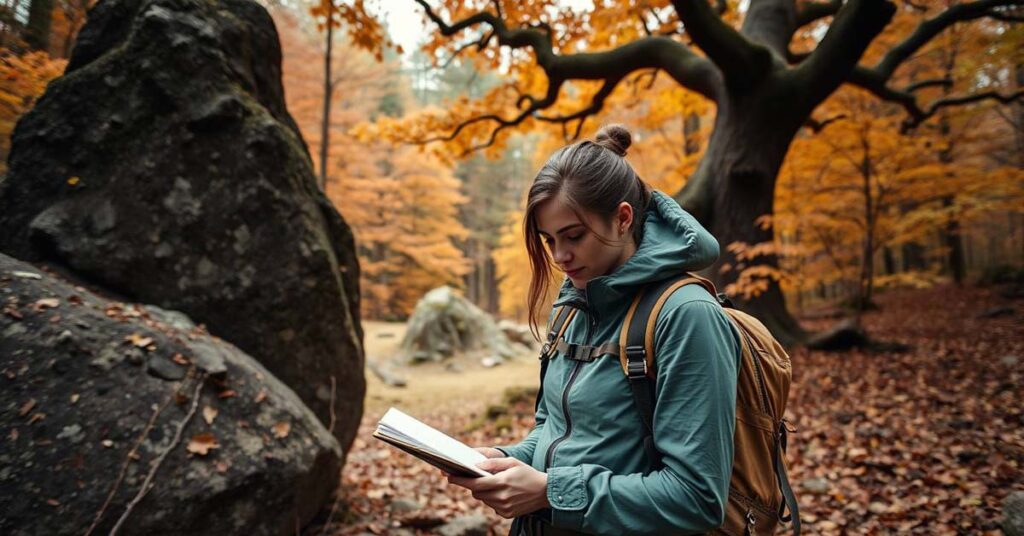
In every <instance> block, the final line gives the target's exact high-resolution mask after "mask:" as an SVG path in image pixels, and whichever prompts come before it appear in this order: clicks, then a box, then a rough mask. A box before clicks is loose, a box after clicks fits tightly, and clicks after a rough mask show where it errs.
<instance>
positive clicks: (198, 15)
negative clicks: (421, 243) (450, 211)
mask: <svg viewBox="0 0 1024 536" xmlns="http://www.w3.org/2000/svg"><path fill="white" fill-rule="evenodd" d="M0 251H2V252H4V253H7V254H9V255H12V256H14V257H16V258H19V259H23V260H26V261H30V262H38V261H45V262H47V263H49V264H50V265H52V266H54V267H57V268H60V269H61V270H64V271H66V272H67V273H69V274H73V275H74V276H75V277H79V278H81V279H82V280H84V281H88V282H91V283H96V284H98V285H101V286H102V287H104V288H105V289H107V290H108V291H110V292H113V293H116V294H118V295H121V296H125V297H127V299H131V300H133V301H139V302H145V303H147V304H152V305H153V306H155V307H160V308H165V309H170V310H176V311H181V312H182V313H184V314H185V315H187V316H188V317H189V318H191V319H193V320H195V322H196V323H201V324H203V325H205V326H206V328H207V329H209V330H210V331H211V332H213V333H217V334H218V335H220V336H221V337H223V338H224V339H226V340H229V341H231V342H232V343H233V344H235V345H236V346H238V347H239V348H241V349H242V350H243V351H245V352H246V353H248V354H249V355H251V356H253V357H255V358H256V359H258V360H259V361H260V362H261V363H262V364H263V365H264V366H266V367H267V368H268V369H270V371H271V372H273V373H274V374H275V375H276V376H277V377H278V378H280V379H281V381H283V382H284V383H286V384H287V385H289V386H291V388H292V389H294V390H295V392H296V393H298V395H299V396H300V397H301V398H302V399H303V400H304V401H305V403H306V404H307V405H308V406H309V407H310V408H312V409H313V411H314V412H315V413H316V414H317V416H318V417H319V418H320V419H321V422H323V423H329V422H330V421H331V418H332V413H333V417H334V418H336V421H337V422H336V425H335V427H334V432H335V434H336V436H337V437H338V439H339V442H340V443H341V445H342V446H343V447H346V448H347V447H348V445H350V444H351V442H352V439H353V438H354V437H355V433H356V429H357V427H358V424H359V419H360V417H361V415H362V403H363V397H364V393H365V379H364V377H363V357H362V345H361V342H360V341H361V340H362V332H361V327H360V324H359V318H358V311H359V296H358V280H359V267H358V264H357V261H356V256H355V253H354V251H355V249H354V244H353V238H352V233H351V231H350V229H349V227H348V226H347V225H346V224H345V222H344V220H343V219H342V218H341V216H340V215H339V214H338V212H337V211H336V210H335V209H334V208H333V206H332V205H331V204H330V203H329V202H328V201H327V200H326V198H325V197H324V196H323V195H322V194H321V193H320V191H319V189H318V188H317V186H316V181H315V177H314V174H313V169H312V164H311V161H310V158H309V153H308V150H307V148H306V146H305V144H304V142H303V141H302V138H301V136H300V134H299V131H298V128H297V127H296V125H295V123H294V121H293V120H292V118H291V117H290V116H289V115H288V112H287V110H286V109H285V103H284V98H283V90H282V86H281V51H280V49H279V39H278V36H277V32H276V30H275V28H274V25H273V22H272V20H271V18H270V16H269V14H268V13H267V12H266V10H265V9H264V8H263V7H262V6H260V5H259V4H258V3H256V2H255V1H252V0H105V1H103V2H99V3H98V4H97V5H96V7H95V8H94V9H92V10H90V12H89V19H88V22H87V24H86V25H85V27H84V28H83V29H82V30H81V32H80V34H79V36H78V39H77V45H76V47H75V50H74V52H73V54H72V57H71V59H70V62H69V64H68V67H67V70H66V72H65V74H64V75H63V76H61V77H59V78H57V79H55V80H54V81H53V82H51V83H50V84H49V86H48V88H47V90H46V92H45V94H44V95H43V96H42V97H41V98H40V99H39V100H38V102H37V104H36V106H35V107H34V108H33V109H32V111H30V112H29V113H27V114H25V115H24V116H23V117H22V118H21V120H20V121H19V122H18V124H17V127H16V129H15V131H14V134H13V136H12V147H11V152H10V157H9V172H8V174H7V175H6V177H5V178H4V177H0ZM147 307H148V305H147ZM97 357H99V356H97ZM117 359H119V357H118V356H106V357H104V358H103V359H102V360H103V361H104V362H105V363H107V365H109V366H119V365H118V364H117V363H115V362H114V361H116V360H117ZM111 360H113V361H111ZM107 365H104V366H107ZM152 370H153V371H154V372H155V373H156V374H158V375H159V374H164V373H166V372H167V371H168V369H165V368H163V367H161V366H159V365H154V366H153V367H152ZM332 378H333V379H334V382H333V387H332ZM332 392H333V395H334V396H333V397H332ZM332 398H333V399H334V401H335V403H334V407H333V408H331V407H330V406H331V404H330V401H331V400H332Z"/></svg>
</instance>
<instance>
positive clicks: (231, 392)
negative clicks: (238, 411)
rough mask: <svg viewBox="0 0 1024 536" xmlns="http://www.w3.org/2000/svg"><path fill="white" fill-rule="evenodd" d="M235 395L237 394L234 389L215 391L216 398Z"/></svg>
mask: <svg viewBox="0 0 1024 536" xmlns="http://www.w3.org/2000/svg"><path fill="white" fill-rule="evenodd" d="M235 396H238V393H236V392H235V390H234V389H225V390H224V391H221V392H219V393H217V398H231V397H235Z"/></svg>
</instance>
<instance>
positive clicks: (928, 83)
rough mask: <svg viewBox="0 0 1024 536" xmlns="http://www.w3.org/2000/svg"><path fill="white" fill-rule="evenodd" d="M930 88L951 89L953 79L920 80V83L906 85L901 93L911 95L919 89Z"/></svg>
mask: <svg viewBox="0 0 1024 536" xmlns="http://www.w3.org/2000/svg"><path fill="white" fill-rule="evenodd" d="M932 86H944V87H953V79H952V78H933V79H931V80H921V81H920V82H914V83H913V84H909V85H907V87H905V88H903V93H913V92H915V91H917V90H919V89H924V88H926V87H932Z"/></svg>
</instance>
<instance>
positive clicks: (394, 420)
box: [380, 408, 487, 471]
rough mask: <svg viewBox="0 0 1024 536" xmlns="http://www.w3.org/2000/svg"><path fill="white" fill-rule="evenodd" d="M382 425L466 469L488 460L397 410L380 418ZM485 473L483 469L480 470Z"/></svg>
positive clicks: (393, 409)
mask: <svg viewBox="0 0 1024 536" xmlns="http://www.w3.org/2000/svg"><path fill="white" fill-rule="evenodd" d="M380 424H382V425H384V426H386V427H388V428H391V429H393V430H396V431H399V432H401V433H402V434H404V435H406V436H408V437H409V438H410V439H412V440H414V441H416V442H418V443H422V444H424V445H429V446H430V449H431V450H434V451H437V452H438V453H440V454H441V455H443V456H446V457H448V458H451V459H453V460H455V461H457V462H459V463H461V464H463V465H465V466H466V467H474V468H475V467H476V464H478V463H480V462H482V461H484V460H486V459H487V456H484V455H483V454H480V453H479V452H477V451H475V450H473V449H472V448H470V447H468V446H466V444H464V443H462V442H461V441H459V440H457V439H454V438H452V437H449V436H448V435H446V434H444V433H443V432H440V431H438V430H437V429H435V428H432V427H430V426H429V425H426V424H423V423H422V422H420V421H418V420H416V419H414V418H413V417H410V416H408V415H406V414H405V413H402V412H401V411H399V410H398V409H396V408H391V409H389V410H388V411H387V413H385V414H384V416H383V417H381V418H380ZM478 470H480V471H483V470H482V469H478Z"/></svg>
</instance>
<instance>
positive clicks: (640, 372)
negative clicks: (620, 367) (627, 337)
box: [626, 346, 647, 380]
mask: <svg viewBox="0 0 1024 536" xmlns="http://www.w3.org/2000/svg"><path fill="white" fill-rule="evenodd" d="M626 375H627V376H629V379H631V380H632V379H637V378H641V377H646V376H647V349H646V348H644V347H643V346H627V347H626Z"/></svg>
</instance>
